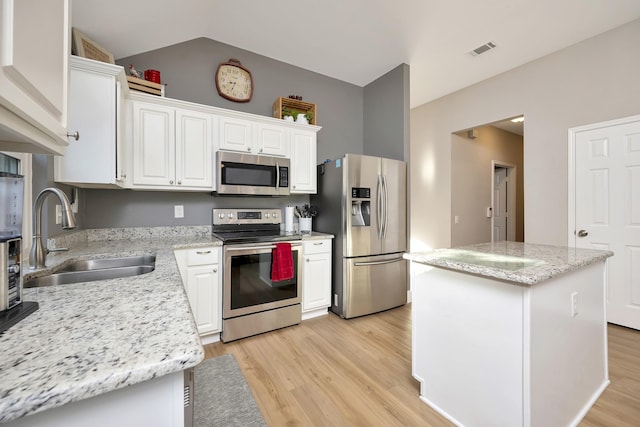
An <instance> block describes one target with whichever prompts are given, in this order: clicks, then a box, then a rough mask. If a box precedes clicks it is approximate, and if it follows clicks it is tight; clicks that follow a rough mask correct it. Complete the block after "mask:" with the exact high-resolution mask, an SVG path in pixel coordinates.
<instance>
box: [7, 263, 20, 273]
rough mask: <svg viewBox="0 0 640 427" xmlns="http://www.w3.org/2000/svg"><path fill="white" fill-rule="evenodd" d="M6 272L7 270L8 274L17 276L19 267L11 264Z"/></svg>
mask: <svg viewBox="0 0 640 427" xmlns="http://www.w3.org/2000/svg"><path fill="white" fill-rule="evenodd" d="M8 270H9V274H18V273H20V265H19V264H12V265H10V266H9V268H8Z"/></svg>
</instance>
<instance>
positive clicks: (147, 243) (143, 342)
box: [0, 226, 221, 426]
mask: <svg viewBox="0 0 640 427" xmlns="http://www.w3.org/2000/svg"><path fill="white" fill-rule="evenodd" d="M220 244H221V242H220V241H219V240H217V239H215V238H213V237H212V236H211V228H210V227H206V226H205V227H164V228H163V227H157V228H152V229H149V228H140V229H108V230H93V231H90V230H82V231H80V232H75V233H72V234H69V235H66V236H64V237H61V238H59V239H56V241H55V245H56V246H57V247H68V248H70V250H69V251H65V252H52V253H51V254H49V255H48V257H47V268H45V269H42V270H38V271H29V270H27V268H26V267H27V266H26V263H25V265H24V269H25V270H24V271H25V279H28V278H30V277H37V276H41V275H47V274H50V273H51V272H52V271H55V270H57V269H58V268H60V267H63V266H64V265H66V264H68V263H70V262H72V261H74V260H78V259H95V258H110V257H120V256H132V255H146V254H151V255H155V256H156V263H155V270H154V271H152V272H150V273H147V274H143V275H140V276H133V277H126V278H121V279H111V280H102V281H96V282H86V283H76V284H65V285H57V286H51V287H42V288H31V289H25V290H24V292H23V299H24V300H25V301H37V302H38V303H39V305H40V308H39V310H37V311H36V312H34V313H32V314H31V315H29V316H28V317H27V318H25V319H24V320H22V321H21V322H19V323H18V324H16V325H15V326H13V327H12V328H10V329H9V330H7V331H5V332H4V333H3V334H1V335H0V422H8V424H6V425H9V426H14V425H15V426H32V425H46V426H52V425H83V421H82V420H85V423H84V425H92V426H101V425H105V426H106V425H154V426H180V425H182V423H183V421H184V418H183V417H184V409H183V371H184V370H186V369H188V368H191V367H193V366H195V365H197V364H198V363H200V362H201V361H202V360H203V358H204V351H203V348H202V345H201V342H200V338H199V336H198V331H197V329H196V325H195V322H194V319H193V316H192V314H191V309H190V307H189V302H188V300H187V295H186V293H185V290H184V287H183V285H182V280H181V278H180V275H179V272H178V269H177V266H176V261H175V257H174V252H173V251H174V249H176V248H189V247H200V246H215V245H220ZM176 398H179V400H176ZM123 403H124V404H125V406H122V404H123ZM118 405H120V406H118ZM118 407H119V410H114V408H118ZM45 410H46V411H45ZM43 411H44V412H43ZM136 414H137V417H138V418H136ZM69 416H71V419H72V420H73V423H72V424H70V420H69V418H68V417H69ZM12 420H13V421H12ZM87 420H90V422H88V421H87ZM118 420H126V422H124V423H123V422H118ZM141 420H144V422H143V421H141Z"/></svg>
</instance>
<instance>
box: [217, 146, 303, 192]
mask: <svg viewBox="0 0 640 427" xmlns="http://www.w3.org/2000/svg"><path fill="white" fill-rule="evenodd" d="M289 170H290V162H289V159H285V158H281V157H271V156H256V155H254V154H243V153H234V152H230V151H218V152H217V153H216V172H217V193H218V194H243V195H258V196H288V195H289Z"/></svg>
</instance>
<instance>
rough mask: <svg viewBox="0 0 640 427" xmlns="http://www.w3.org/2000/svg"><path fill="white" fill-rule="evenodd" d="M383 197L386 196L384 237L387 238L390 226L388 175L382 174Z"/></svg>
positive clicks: (383, 223) (383, 224)
mask: <svg viewBox="0 0 640 427" xmlns="http://www.w3.org/2000/svg"><path fill="white" fill-rule="evenodd" d="M382 187H383V190H382V197H383V198H384V221H383V222H382V238H383V239H386V238H387V228H388V226H389V193H388V189H387V176H386V175H382Z"/></svg>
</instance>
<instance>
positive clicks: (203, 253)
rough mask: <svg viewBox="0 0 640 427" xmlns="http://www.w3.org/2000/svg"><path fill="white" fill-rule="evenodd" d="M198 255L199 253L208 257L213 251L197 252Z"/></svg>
mask: <svg viewBox="0 0 640 427" xmlns="http://www.w3.org/2000/svg"><path fill="white" fill-rule="evenodd" d="M196 253H197V254H198V255H207V254H210V253H211V251H196Z"/></svg>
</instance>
